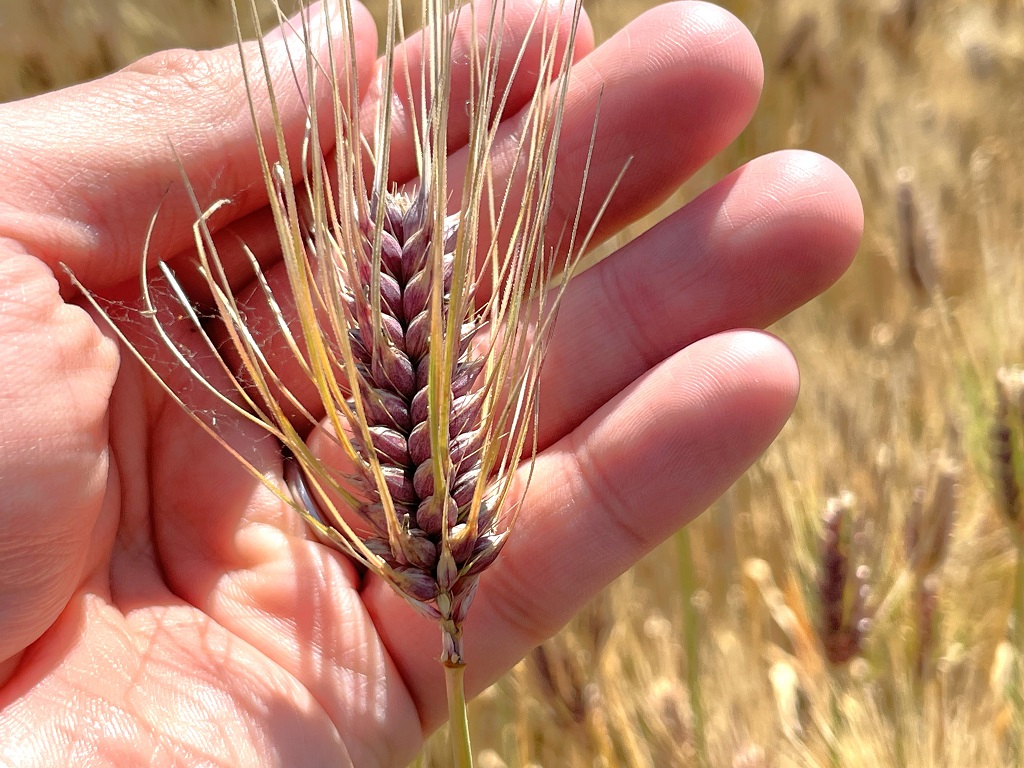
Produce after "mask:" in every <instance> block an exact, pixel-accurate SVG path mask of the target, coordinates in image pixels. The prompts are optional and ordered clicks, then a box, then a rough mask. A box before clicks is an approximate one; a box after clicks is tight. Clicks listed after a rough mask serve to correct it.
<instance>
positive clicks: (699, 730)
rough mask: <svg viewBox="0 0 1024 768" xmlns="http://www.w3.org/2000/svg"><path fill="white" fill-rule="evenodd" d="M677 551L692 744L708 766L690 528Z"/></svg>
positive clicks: (682, 534) (679, 537) (679, 535)
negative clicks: (691, 722)
mask: <svg viewBox="0 0 1024 768" xmlns="http://www.w3.org/2000/svg"><path fill="white" fill-rule="evenodd" d="M676 550H677V554H678V558H679V591H680V592H681V593H682V597H683V644H684V647H685V649H686V687H687V690H688V691H689V694H690V710H691V712H692V713H693V747H694V751H695V752H696V754H697V765H698V766H700V767H701V768H707V766H709V765H710V764H711V763H710V762H709V761H708V751H707V749H708V748H707V742H706V740H705V738H704V724H705V722H706V719H705V717H704V704H703V698H702V697H701V691H700V626H699V623H700V617H699V616H698V614H697V607H696V605H694V599H693V598H694V594H695V593H696V591H697V573H696V570H695V569H694V567H693V551H692V550H691V547H690V531H689V529H688V528H683V529H682V530H681V531H679V532H678V533H677V534H676Z"/></svg>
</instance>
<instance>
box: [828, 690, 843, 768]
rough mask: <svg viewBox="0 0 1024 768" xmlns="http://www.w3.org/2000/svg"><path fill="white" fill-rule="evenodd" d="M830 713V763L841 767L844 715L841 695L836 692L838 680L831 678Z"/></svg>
mask: <svg viewBox="0 0 1024 768" xmlns="http://www.w3.org/2000/svg"><path fill="white" fill-rule="evenodd" d="M828 714H829V720H830V725H831V727H832V735H831V738H830V739H829V740H828V764H829V766H831V768H839V767H840V765H841V761H840V759H839V729H840V728H842V727H843V715H842V712H840V711H839V695H838V694H837V693H836V681H835V680H830V681H829V684H828Z"/></svg>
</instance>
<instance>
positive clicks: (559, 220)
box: [449, 2, 763, 254]
mask: <svg viewBox="0 0 1024 768" xmlns="http://www.w3.org/2000/svg"><path fill="white" fill-rule="evenodd" d="M762 80H763V71H762V66H761V58H760V54H759V52H758V50H757V45H756V43H755V42H754V39H753V38H752V37H751V35H750V33H749V32H748V31H747V30H746V28H744V27H743V25H742V24H741V23H740V22H739V21H738V20H737V19H736V18H735V17H734V16H732V15H731V14H729V13H728V12H727V11H725V10H723V9H721V8H718V7H717V6H713V5H709V4H706V3H700V2H679V3H671V4H667V5H663V6H659V7H657V8H654V9H652V10H650V11H648V12H647V13H645V14H644V15H643V16H640V17H639V18H638V19H636V20H635V21H633V22H632V23H630V24H629V25H628V26H627V27H625V28H624V29H623V30H622V31H620V32H619V33H617V34H616V35H615V36H614V37H612V38H611V39H610V40H608V41H607V42H606V43H604V44H603V45H601V46H600V47H599V48H598V49H597V50H595V51H594V52H593V53H592V54H590V55H589V56H587V57H586V58H585V59H583V60H582V61H581V62H580V63H579V64H578V65H577V66H575V67H574V68H573V70H572V73H571V76H570V81H569V88H568V92H567V96H566V103H565V117H564V122H563V125H562V130H561V136H560V139H559V143H558V150H557V154H556V156H555V178H554V187H553V192H552V208H551V213H550V216H549V218H548V219H547V223H546V226H545V234H546V237H547V241H548V244H549V246H552V247H555V246H557V248H558V249H557V251H556V253H560V254H564V253H566V250H567V248H568V246H569V243H570V238H569V233H570V232H571V229H572V226H573V222H574V219H575V217H576V215H577V208H578V206H580V198H581V195H582V198H583V199H582V208H581V209H580V214H581V216H580V223H579V230H578V231H579V235H580V237H582V236H583V235H585V234H586V233H587V232H588V231H589V229H590V227H591V225H592V224H593V223H594V222H595V220H597V219H598V214H599V212H600V210H601V208H602V206H603V205H604V204H605V202H606V200H608V202H609V205H608V207H607V210H606V211H605V212H604V214H603V215H602V216H601V217H600V220H599V224H598V227H597V229H596V231H595V233H594V238H593V241H592V244H597V243H600V242H601V241H602V240H604V239H606V238H607V237H608V236H609V235H611V234H612V233H614V232H617V231H618V230H619V229H621V228H622V227H623V226H625V225H627V224H629V223H631V222H633V221H635V220H637V219H639V218H640V217H642V216H643V215H644V214H646V213H648V212H650V211H652V210H653V209H654V208H655V207H657V206H658V205H659V204H660V203H662V202H663V201H664V200H665V199H666V198H667V197H668V196H669V195H670V194H671V193H672V192H674V191H675V190H677V189H678V188H679V185H680V184H682V183H683V182H684V181H685V180H686V179H688V178H689V177H690V176H691V175H692V174H693V173H694V172H695V171H697V170H698V169H699V168H701V167H702V166H703V165H704V164H705V163H707V161H708V160H709V159H711V158H712V157H713V156H714V155H716V154H717V153H718V152H720V151H721V150H722V149H724V148H725V147H726V146H727V145H728V144H729V143H730V142H732V141H733V139H735V138H736V136H738V135H739V133H740V131H741V130H742V129H743V127H744V126H745V125H746V124H747V122H748V121H749V120H750V117H751V115H752V114H753V112H754V108H755V106H756V104H757V99H758V96H759V95H760V92H761V84H762ZM527 120H528V111H527V110H523V111H522V112H520V114H519V115H517V116H515V117H513V118H511V119H510V120H508V121H506V122H505V123H503V124H502V128H501V130H500V132H499V135H498V137H497V139H496V141H495V146H494V149H493V152H492V155H491V161H492V169H491V170H492V172H493V174H494V177H495V178H496V179H497V181H496V183H495V185H496V189H498V190H504V189H505V183H506V180H508V179H509V178H511V179H512V182H511V186H512V189H513V192H512V194H511V196H510V199H511V200H513V201H517V200H519V199H520V192H521V190H523V189H524V187H525V185H526V177H527V174H528V173H529V171H528V168H529V164H528V163H527V162H526V158H525V157H523V156H521V154H520V151H519V146H518V145H519V142H520V141H521V137H522V135H523V132H524V130H526V124H527ZM528 151H529V148H528V147H527V148H526V149H525V150H524V152H528ZM468 161H469V156H468V153H467V152H466V151H462V152H458V153H455V154H454V155H453V156H452V159H451V161H450V163H449V178H450V179H452V180H453V183H454V182H455V180H460V179H463V178H464V175H465V169H466V167H467V163H468ZM627 164H628V168H627ZM624 170H625V175H621V174H622V173H623V171H624ZM620 175H621V183H620V184H619V186H618V187H617V188H616V187H615V184H616V181H617V180H618V179H619V178H620ZM585 179H586V183H585V185H584V180H585ZM613 188H614V192H613ZM610 193H611V197H610V199H609V198H608V196H609V194H610ZM451 199H452V200H453V201H454V203H455V204H457V203H458V201H459V199H460V198H459V194H458V190H456V192H455V193H454V194H452V195H451ZM485 207H486V206H485ZM514 213H515V211H514V210H513V211H512V215H506V216H505V219H504V221H503V223H502V233H501V236H502V237H503V238H505V239H507V238H508V237H509V236H510V232H511V229H512V227H513V226H515V223H516V216H515V215H514ZM483 226H484V229H485V230H487V229H488V228H489V227H490V226H491V225H490V224H489V223H488V222H485V223H484V225H483ZM484 236H485V237H489V235H486V234H485V235H484ZM484 242H487V240H486V239H485V240H484Z"/></svg>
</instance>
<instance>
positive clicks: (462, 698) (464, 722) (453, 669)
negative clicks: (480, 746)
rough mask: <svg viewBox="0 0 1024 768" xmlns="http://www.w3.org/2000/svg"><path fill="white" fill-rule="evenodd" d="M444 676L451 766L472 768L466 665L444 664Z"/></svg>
mask: <svg viewBox="0 0 1024 768" xmlns="http://www.w3.org/2000/svg"><path fill="white" fill-rule="evenodd" d="M444 675H445V682H446V683H447V688H448V732H449V734H450V738H451V741H452V760H453V761H454V762H453V763H452V765H454V766H455V768H473V748H472V747H471V746H470V743H469V715H468V714H467V712H466V686H465V676H466V665H465V664H461V663H453V662H449V663H446V664H445V665H444Z"/></svg>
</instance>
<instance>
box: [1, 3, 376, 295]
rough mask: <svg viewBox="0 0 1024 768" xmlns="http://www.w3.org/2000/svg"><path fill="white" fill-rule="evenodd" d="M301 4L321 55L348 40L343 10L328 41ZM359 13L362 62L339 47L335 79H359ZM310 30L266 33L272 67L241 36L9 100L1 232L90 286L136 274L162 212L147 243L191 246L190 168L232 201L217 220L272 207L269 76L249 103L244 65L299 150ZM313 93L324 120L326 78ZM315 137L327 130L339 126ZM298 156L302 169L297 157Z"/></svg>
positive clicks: (363, 68)
mask: <svg viewBox="0 0 1024 768" xmlns="http://www.w3.org/2000/svg"><path fill="white" fill-rule="evenodd" d="M335 7H336V6H335ZM306 14H307V17H308V19H309V24H308V26H307V30H308V32H309V35H310V40H309V41H308V47H309V48H310V49H311V50H313V51H314V53H315V54H316V55H318V57H320V59H321V60H322V61H326V59H327V57H326V53H325V52H326V49H327V46H329V45H334V46H336V47H337V48H338V50H347V42H345V41H343V40H340V39H338V38H339V35H338V31H339V29H341V28H342V25H343V22H342V17H341V16H340V15H337V14H336V15H335V17H334V18H333V19H332V21H331V22H330V31H331V37H332V38H333V39H330V40H329V39H328V36H327V34H326V31H327V29H326V25H325V23H324V20H323V13H322V9H321V7H320V6H319V5H314V6H311V7H310V8H309V9H308V10H307V11H306ZM352 14H353V29H352V35H353V41H354V50H355V60H354V61H349V60H348V56H347V55H339V56H337V57H336V59H337V60H338V61H339V69H341V68H344V69H343V70H342V71H341V72H339V75H338V78H339V80H341V81H343V79H344V77H345V74H344V72H345V71H348V68H349V67H352V68H354V72H353V73H352V74H355V75H357V77H358V82H360V83H364V84H365V83H367V81H368V80H369V77H368V75H369V73H370V71H371V70H372V68H373V61H374V58H375V56H376V44H377V43H376V29H375V26H374V22H373V18H372V16H370V14H369V12H368V11H367V10H366V9H365V8H364V7H363V6H362V5H361V4H359V3H352ZM303 36H304V32H303V24H302V22H301V20H300V19H293V20H292V21H290V22H288V23H286V24H285V25H284V26H283V27H282V28H280V29H278V30H275V31H274V32H271V33H270V34H269V35H267V37H266V38H265V40H264V44H265V50H266V54H267V65H268V72H267V73H266V74H265V73H264V72H263V65H262V63H261V60H260V50H259V46H258V44H257V43H246V44H244V45H243V46H242V47H241V56H240V55H239V47H238V46H237V45H230V46H227V47H225V48H220V49H218V50H215V51H189V50H177V51H167V52H163V53H158V54H154V55H152V56H149V57H146V58H144V59H142V60H140V61H139V62H137V63H135V64H133V65H131V66H129V67H127V68H125V69H123V70H121V71H120V72H117V73H115V74H113V75H109V76H107V77H104V78H101V79H99V80H96V81H93V82H91V83H85V84H83V85H79V86H75V87H72V88H69V89H66V90H63V91H58V92H55V93H51V94H46V95H43V96H39V97H35V98H32V99H27V100H25V101H21V102H15V103H13V104H9V105H5V106H4V107H3V108H2V109H0V133H2V135H3V137H4V138H3V141H0V167H3V168H5V169H7V174H6V177H7V179H8V181H7V183H5V185H4V186H3V188H0V238H3V237H6V238H10V239H12V240H15V241H17V242H19V243H21V244H22V245H23V246H24V247H25V248H26V250H28V251H29V252H30V253H31V254H33V255H34V256H36V257H38V258H40V259H41V260H42V261H44V262H45V263H46V264H48V265H49V266H50V267H51V268H55V267H56V266H57V265H58V264H59V263H61V262H63V263H65V264H67V265H68V266H69V267H70V268H71V270H72V271H73V272H74V273H75V274H76V275H77V276H78V278H79V279H80V280H81V281H82V282H83V283H84V284H86V285H87V286H89V287H91V288H93V289H102V288H104V287H106V286H110V285H114V284H117V283H120V282H122V281H124V280H125V279H127V278H129V277H132V276H133V275H135V274H137V273H138V270H139V266H140V263H141V256H142V253H143V249H144V245H145V241H146V236H147V231H148V229H149V226H150V223H151V222H152V221H153V217H154V215H155V214H156V213H157V212H158V211H159V216H158V217H157V219H156V223H155V228H154V231H153V237H152V240H151V248H152V249H153V250H154V251H155V252H157V253H160V254H174V253H177V252H179V251H182V250H184V249H186V248H187V247H189V246H190V245H191V243H192V239H193V235H192V223H193V221H194V220H195V218H196V216H195V211H194V206H193V203H192V201H191V198H190V194H189V191H188V187H187V185H186V184H185V182H184V179H185V178H187V179H188V182H189V184H190V185H191V186H192V188H193V190H194V192H195V194H196V196H197V198H198V200H199V203H200V205H201V206H202V205H209V204H211V203H212V202H214V201H215V200H219V199H227V200H230V204H229V205H228V206H227V207H226V209H224V210H222V211H221V212H220V213H219V214H218V215H217V217H216V218H215V219H214V220H213V221H212V222H211V224H210V225H211V228H214V229H215V228H217V227H218V226H220V225H223V224H224V223H226V222H228V221H232V220H234V219H237V218H239V217H241V216H244V215H245V214H247V213H250V212H252V211H254V210H256V209H258V208H260V207H262V206H263V205H265V204H266V202H267V196H266V186H265V183H264V179H263V169H262V167H261V164H260V162H259V155H258V154H257V140H256V135H257V131H258V132H259V135H260V136H261V137H263V140H264V142H265V143H266V144H267V145H268V150H269V152H270V155H271V156H270V161H271V162H273V161H274V160H275V159H276V157H275V154H276V152H275V149H276V143H275V141H274V133H275V115H274V110H273V109H272V105H271V102H270V100H269V99H268V98H267V96H266V94H265V91H266V89H265V88H263V89H260V88H256V89H255V90H256V95H255V96H254V97H253V104H252V109H253V112H252V114H250V105H249V96H248V95H247V93H246V89H245V88H244V87H243V76H244V74H245V73H246V71H247V72H248V75H249V77H250V78H252V79H253V80H254V82H256V83H262V82H263V80H264V78H268V79H269V81H270V82H271V83H272V84H273V86H274V89H275V93H276V95H277V104H276V107H277V110H278V113H279V116H280V120H281V130H282V134H283V136H284V140H285V145H286V146H288V147H289V149H290V150H291V149H295V150H296V151H297V150H298V149H299V148H300V147H301V144H302V139H303V138H304V136H305V135H306V119H307V115H308V114H309V109H308V108H307V103H306V99H307V97H308V94H309V92H310V88H309V84H308V83H305V82H303V81H304V80H305V77H304V72H305V64H304V61H305V56H306V45H307V42H306V41H305V40H304V39H303ZM243 61H244V62H245V67H246V69H245V70H243ZM296 84H298V87H296ZM261 93H262V95H261ZM315 94H316V96H315V98H316V100H317V102H319V101H323V105H322V107H321V108H320V109H319V110H318V111H317V114H321V115H323V116H324V117H325V119H329V118H330V116H331V115H332V114H333V112H332V110H331V109H330V103H331V99H332V98H333V97H332V93H331V89H330V88H328V87H323V84H321V85H318V86H317V88H316V89H315ZM254 118H255V121H256V125H255V130H254V125H253V119H254ZM320 135H321V136H322V137H324V141H333V138H334V131H333V130H330V129H325V130H322V131H321V132H320ZM292 167H293V171H294V172H295V173H296V174H297V173H301V170H302V164H301V163H298V162H296V163H293V164H292Z"/></svg>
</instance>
